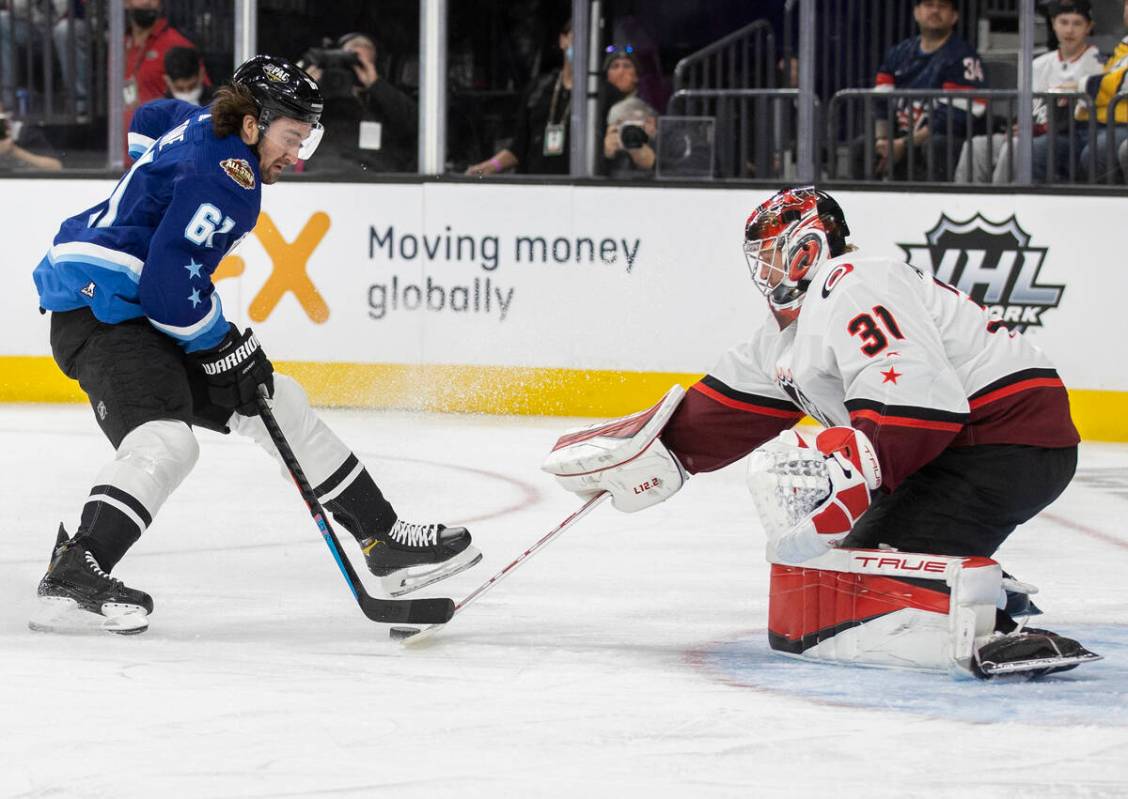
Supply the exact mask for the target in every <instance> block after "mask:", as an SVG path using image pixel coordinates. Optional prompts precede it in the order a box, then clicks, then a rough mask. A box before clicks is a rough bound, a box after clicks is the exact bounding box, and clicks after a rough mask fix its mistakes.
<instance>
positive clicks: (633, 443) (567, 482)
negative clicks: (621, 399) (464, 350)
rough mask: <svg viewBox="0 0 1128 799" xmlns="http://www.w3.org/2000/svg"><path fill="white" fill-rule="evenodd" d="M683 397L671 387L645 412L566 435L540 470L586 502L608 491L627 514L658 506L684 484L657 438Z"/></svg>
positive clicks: (679, 469) (678, 389) (679, 468)
mask: <svg viewBox="0 0 1128 799" xmlns="http://www.w3.org/2000/svg"><path fill="white" fill-rule="evenodd" d="M684 396H685V390H684V389H682V387H681V386H674V387H673V388H671V389H670V390H669V391H668V392H666V396H665V397H663V398H662V401H661V402H659V403H658V404H657V405H655V406H654V407H653V408H650V409H649V410H646V411H642V412H641V413H636V414H633V415H631V416H626V417H623V418H622V419H614V420H612V421H610V422H602V423H600V424H595V425H591V426H589V427H583V428H580V429H578V430H572V431H569V432H568V433H565V434H564V435H563V436H561V437H560V440H559V441H557V442H556V446H554V447H553V448H552V452H551V453H549V455H548V457H547V458H546V459H545V461H544V464H543V465H542V466H541V468H542V469H543V470H544V471H546V472H548V473H549V474H552V475H555V476H556V480H557V482H559V483H560V485H562V486H564V488H566V489H568V490H569V491H571V492H572V493H573V494H576V495H578V496H580V497H581V498H583V499H585V500H587V499H591V498H592V497H593V496H595V495H596V494H600V493H602V492H604V491H606V492H607V493H609V494H610V495H611V504H612V505H614V506H615V507H616V508H617V509H618V510H621V511H626V512H628V513H633V512H634V511H637V510H642V509H643V508H649V507H650V506H651V505H657V504H658V503H659V502H661V501H662V500H664V499H668V498H669V497H671V496H673V495H674V494H675V493H676V492H677V490H678V489H679V488H681V487H682V484H683V483H685V480H686V473H685V470H684V469H683V468H682V466H681V464H680V463H678V459H677V458H676V457H674V455H673V453H671V452H670V451H669V450H668V449H666V447H665V445H664V444H663V443H662V441H661V440H660V439H659V435H661V433H662V429H663V428H664V427H665V426H666V423H667V422H668V421H669V420H670V417H671V416H672V415H673V413H674V411H675V410H676V409H677V407H678V403H680V402H681V401H682V398H683V397H684Z"/></svg>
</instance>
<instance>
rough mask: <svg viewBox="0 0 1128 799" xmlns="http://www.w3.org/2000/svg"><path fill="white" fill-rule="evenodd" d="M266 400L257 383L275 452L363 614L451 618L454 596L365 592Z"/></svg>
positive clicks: (413, 619)
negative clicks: (409, 596) (405, 596)
mask: <svg viewBox="0 0 1128 799" xmlns="http://www.w3.org/2000/svg"><path fill="white" fill-rule="evenodd" d="M266 400H267V396H266V387H265V386H259V396H258V397H256V399H255V403H256V404H257V406H258V410H259V415H260V416H262V421H263V424H265V425H266V430H267V432H268V433H270V438H271V440H272V441H273V442H274V446H275V447H277V448H278V454H279V455H281V456H282V462H283V463H285V464H286V469H287V470H288V471H289V472H290V476H291V477H292V478H294V484H295V485H296V486H297V487H298V491H299V493H300V494H301V495H302V499H303V500H305V504H306V506H307V507H308V508H309V513H310V515H311V516H312V517H313V521H314V522H315V523H316V524H317V529H318V530H319V531H320V532H321V536H322V537H323V538H324V539H325V543H326V545H328V547H329V551H330V552H332V553H333V560H335V561H336V562H337V568H338V569H340V570H341V574H343V575H344V576H345V580H346V582H348V584H349V588H350V589H351V590H352V594H353V597H354V598H355V599H356V601H357V604H358V605H360V609H361V611H363V612H364V615H365V616H367V617H368V618H370V619H371V620H372V621H378V622H382V623H384V624H403V623H407V624H443V623H445V622H447V621H450V618H451V616H453V615H454V600H452V599H446V598H438V599H378V598H377V597H373V596H369V594H368V592H367V591H365V590H364V584H363V583H361V581H360V578H359V577H357V576H356V571H355V570H354V569H353V567H352V564H351V563H349V559H348V557H346V555H345V553H344V552H343V551H342V550H341V542H340V541H338V540H337V536H336V534H335V533H334V532H333V528H332V527H331V526H330V525H329V519H328V518H326V516H325V509H324V508H322V507H321V503H320V502H318V501H317V495H316V494H314V493H313V488H312V487H310V484H309V480H307V479H306V476H305V472H304V471H302V467H301V465H300V464H299V463H298V459H297V458H296V457H295V456H294V451H293V450H292V449H291V448H290V442H288V441H287V440H286V436H285V435H283V433H282V428H281V427H279V426H278V420H277V419H275V418H274V412H273V411H271V410H270V405H269V404H268V403H267V401H266Z"/></svg>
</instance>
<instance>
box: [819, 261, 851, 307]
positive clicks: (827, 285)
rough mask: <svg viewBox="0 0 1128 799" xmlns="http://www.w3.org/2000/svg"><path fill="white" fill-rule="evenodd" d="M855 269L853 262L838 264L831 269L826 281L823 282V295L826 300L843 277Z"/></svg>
mask: <svg viewBox="0 0 1128 799" xmlns="http://www.w3.org/2000/svg"><path fill="white" fill-rule="evenodd" d="M853 271H854V267H853V266H852V265H851V264H838V265H836V266H835V267H834V268H833V269H831V270H830V274H829V275H827V276H826V282H824V283H823V287H822V295H823V299H824V300H825V299H826V298H827V297H829V296H830V292H832V291H834V287H835V286H837V285H838V284H839V282H840V281H841V280H842V278H844V277H846V275H848V274H850V273H851V272H853Z"/></svg>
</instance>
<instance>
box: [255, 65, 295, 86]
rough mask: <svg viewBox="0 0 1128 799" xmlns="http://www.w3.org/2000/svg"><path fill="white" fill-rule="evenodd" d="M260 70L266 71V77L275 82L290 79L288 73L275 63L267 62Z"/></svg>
mask: <svg viewBox="0 0 1128 799" xmlns="http://www.w3.org/2000/svg"><path fill="white" fill-rule="evenodd" d="M262 71H263V72H265V73H266V77H268V78H270V80H272V81H274V82H275V83H285V82H286V81H288V80H289V79H290V73H289V72H287V71H286V70H284V69H282V67H280V66H278V65H277V64H267V65H266V66H265V67H263V68H262Z"/></svg>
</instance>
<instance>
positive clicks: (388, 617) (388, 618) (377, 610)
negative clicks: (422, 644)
mask: <svg viewBox="0 0 1128 799" xmlns="http://www.w3.org/2000/svg"><path fill="white" fill-rule="evenodd" d="M360 608H361V610H363V611H364V615H365V616H367V617H368V618H370V619H371V620H372V621H378V622H381V623H382V624H446V623H447V622H448V621H450V619H451V617H452V616H453V615H454V600H453V599H449V598H446V597H438V598H433V599H398V600H395V599H376V598H375V597H363V598H362V601H361V603H360Z"/></svg>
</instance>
